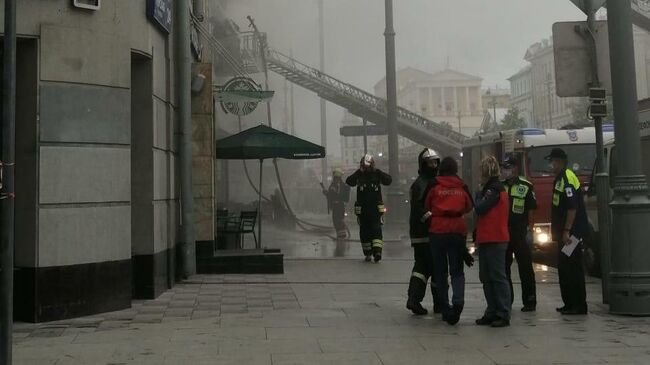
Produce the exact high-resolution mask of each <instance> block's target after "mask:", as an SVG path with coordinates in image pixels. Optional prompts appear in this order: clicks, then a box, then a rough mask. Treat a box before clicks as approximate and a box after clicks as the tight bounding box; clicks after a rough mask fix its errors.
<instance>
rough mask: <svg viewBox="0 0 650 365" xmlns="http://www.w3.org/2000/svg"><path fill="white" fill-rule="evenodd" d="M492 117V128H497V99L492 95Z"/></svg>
mask: <svg viewBox="0 0 650 365" xmlns="http://www.w3.org/2000/svg"><path fill="white" fill-rule="evenodd" d="M492 116H493V117H494V126H495V127H497V128H498V127H499V121H498V120H497V98H496V96H494V95H492Z"/></svg>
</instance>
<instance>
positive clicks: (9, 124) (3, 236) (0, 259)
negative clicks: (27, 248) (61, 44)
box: [0, 0, 16, 365]
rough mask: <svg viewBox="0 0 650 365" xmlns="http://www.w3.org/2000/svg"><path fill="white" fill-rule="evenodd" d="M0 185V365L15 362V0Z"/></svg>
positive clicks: (12, 0)
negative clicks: (0, 182)
mask: <svg viewBox="0 0 650 365" xmlns="http://www.w3.org/2000/svg"><path fill="white" fill-rule="evenodd" d="M4 28H5V29H4V43H3V48H4V52H3V53H4V54H3V57H4V62H3V80H2V94H3V95H2V142H1V144H2V156H1V157H0V160H2V161H3V162H2V163H3V166H0V169H2V170H3V176H2V182H3V184H0V187H1V189H0V197H2V199H1V200H0V208H1V209H0V217H1V218H0V219H1V221H0V222H1V223H0V278H1V279H0V365H9V364H11V361H12V352H11V346H12V336H13V334H12V332H13V287H14V208H15V196H14V166H13V162H14V158H15V152H16V149H15V146H16V144H15V142H16V141H15V135H16V134H15V133H16V0H5V27H4Z"/></svg>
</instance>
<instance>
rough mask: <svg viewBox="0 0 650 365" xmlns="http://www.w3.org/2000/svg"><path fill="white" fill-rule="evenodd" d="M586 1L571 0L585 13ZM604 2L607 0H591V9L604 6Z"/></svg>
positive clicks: (594, 9)
mask: <svg viewBox="0 0 650 365" xmlns="http://www.w3.org/2000/svg"><path fill="white" fill-rule="evenodd" d="M587 1H588V0H587ZM587 1H585V0H571V2H572V3H574V4H575V6H577V7H578V8H580V10H582V12H583V13H585V14H587V7H586V3H587ZM632 1H634V0H632ZM606 2H607V0H591V3H592V7H593V8H592V11H596V10H598V9H600V8H602V7H603V6H605V3H606ZM587 15H589V14H587Z"/></svg>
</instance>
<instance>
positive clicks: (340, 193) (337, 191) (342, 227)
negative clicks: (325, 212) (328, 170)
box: [323, 168, 350, 240]
mask: <svg viewBox="0 0 650 365" xmlns="http://www.w3.org/2000/svg"><path fill="white" fill-rule="evenodd" d="M323 194H325V196H326V197H327V206H328V207H329V209H331V210H332V224H333V225H334V229H336V238H337V239H340V240H342V239H345V238H346V237H347V235H348V226H347V225H346V224H345V204H347V202H348V200H350V187H349V186H347V185H346V184H345V183H344V182H343V170H341V169H339V168H336V169H334V171H333V172H332V183H331V184H330V187H329V188H328V189H327V190H324V191H323Z"/></svg>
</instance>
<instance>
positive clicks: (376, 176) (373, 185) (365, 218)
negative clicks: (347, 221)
mask: <svg viewBox="0 0 650 365" xmlns="http://www.w3.org/2000/svg"><path fill="white" fill-rule="evenodd" d="M391 182H393V178H392V177H391V176H390V175H388V174H387V173H385V172H383V171H381V170H379V169H377V168H375V159H374V158H373V157H372V156H371V155H368V154H366V155H364V156H363V158H362V159H361V162H360V163H359V169H358V170H357V171H355V172H354V173H353V174H352V175H350V176H348V178H347V179H346V180H345V183H346V184H348V185H350V186H356V187H357V201H356V203H355V204H354V212H355V214H356V215H357V219H358V221H359V236H360V238H361V247H362V248H363V254H364V255H365V256H366V261H371V260H372V259H373V258H374V260H375V262H379V261H380V260H381V253H382V249H383V247H384V238H383V234H382V231H381V226H382V216H383V215H384V213H385V212H386V208H385V207H384V203H383V198H382V195H381V186H382V185H390V184H391Z"/></svg>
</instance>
